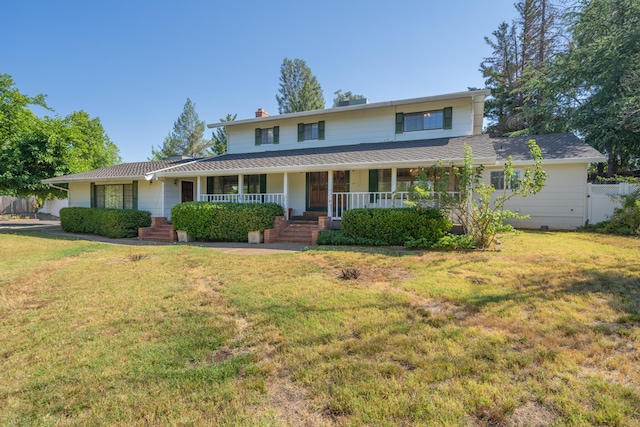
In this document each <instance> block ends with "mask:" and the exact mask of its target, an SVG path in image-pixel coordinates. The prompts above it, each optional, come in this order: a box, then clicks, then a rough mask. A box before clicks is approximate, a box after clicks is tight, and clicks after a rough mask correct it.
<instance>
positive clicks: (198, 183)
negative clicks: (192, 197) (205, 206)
mask: <svg viewBox="0 0 640 427" xmlns="http://www.w3.org/2000/svg"><path fill="white" fill-rule="evenodd" d="M196 194H197V198H196V202H199V201H200V199H202V182H201V180H200V177H199V176H197V177H196Z"/></svg>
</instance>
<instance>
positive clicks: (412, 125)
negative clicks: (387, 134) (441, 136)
mask: <svg viewBox="0 0 640 427" xmlns="http://www.w3.org/2000/svg"><path fill="white" fill-rule="evenodd" d="M452 124H453V108H452V107H446V108H443V109H442V110H431V111H420V112H416V113H396V133H404V132H413V131H421V130H434V129H451V128H452Z"/></svg>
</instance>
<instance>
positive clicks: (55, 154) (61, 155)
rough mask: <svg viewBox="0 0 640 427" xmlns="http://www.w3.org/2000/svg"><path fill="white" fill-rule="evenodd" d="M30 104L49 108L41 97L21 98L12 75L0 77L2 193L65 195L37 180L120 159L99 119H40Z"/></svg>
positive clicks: (80, 114) (83, 115) (73, 116)
mask: <svg viewBox="0 0 640 427" xmlns="http://www.w3.org/2000/svg"><path fill="white" fill-rule="evenodd" d="M34 106H39V107H43V108H45V109H48V110H50V109H49V108H48V107H47V105H46V103H45V96H44V95H36V96H34V97H30V96H27V95H24V94H22V93H21V92H20V91H19V90H18V88H17V87H16V86H15V83H14V82H13V79H12V78H11V76H10V75H8V74H0V194H9V195H16V196H37V197H38V198H40V199H48V198H51V197H65V196H66V193H65V192H63V191H60V190H56V189H53V188H51V187H49V186H48V185H43V184H41V180H43V179H46V178H51V177H54V176H60V175H64V174H69V173H78V172H84V171H87V170H90V169H95V168H100V167H105V166H111V165H113V164H116V163H118V162H120V161H121V159H120V156H119V152H118V148H117V147H116V146H115V144H113V143H112V142H111V140H110V139H109V137H108V136H107V134H106V133H105V131H104V129H103V128H102V124H101V123H100V120H99V119H98V118H95V119H92V118H91V117H89V115H88V114H87V113H86V112H84V111H79V112H73V113H71V114H70V115H68V116H67V117H66V118H64V119H61V118H60V117H44V118H40V117H38V116H36V115H35V114H34V113H33V112H32V111H31V108H32V107H34ZM50 111H51V110H50Z"/></svg>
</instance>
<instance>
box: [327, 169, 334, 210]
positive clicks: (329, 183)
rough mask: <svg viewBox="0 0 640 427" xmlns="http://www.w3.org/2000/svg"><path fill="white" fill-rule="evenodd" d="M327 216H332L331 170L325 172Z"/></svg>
mask: <svg viewBox="0 0 640 427" xmlns="http://www.w3.org/2000/svg"><path fill="white" fill-rule="evenodd" d="M327 173H328V174H329V176H328V177H327V178H328V179H327V187H328V188H327V216H328V217H329V218H333V171H328V172H327Z"/></svg>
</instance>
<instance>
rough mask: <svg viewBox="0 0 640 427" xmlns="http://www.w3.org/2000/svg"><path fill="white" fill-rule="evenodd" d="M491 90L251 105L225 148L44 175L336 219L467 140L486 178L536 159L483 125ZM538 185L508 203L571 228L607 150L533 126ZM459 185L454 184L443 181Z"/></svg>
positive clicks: (113, 199)
mask: <svg viewBox="0 0 640 427" xmlns="http://www.w3.org/2000/svg"><path fill="white" fill-rule="evenodd" d="M488 95H489V91H488V90H475V91H468V92H458V93H452V94H445V95H437V96H428V97H424V98H414V99H405V100H399V101H390V102H378V103H367V102H366V101H364V100H357V101H356V102H355V103H353V104H350V105H346V106H341V107H336V108H328V109H324V110H314V111H305V112H300V113H291V114H281V115H273V116H270V115H269V114H267V113H266V112H265V111H264V110H263V109H258V111H257V112H256V113H255V117H253V118H250V119H244V120H236V121H233V122H223V123H214V124H210V125H208V127H210V128H215V127H220V126H225V128H226V130H227V133H228V147H227V150H228V151H227V153H226V154H224V155H221V156H216V157H209V158H202V159H180V160H165V161H160V162H141V163H127V164H122V165H117V166H113V167H109V168H103V169H98V170H94V171H89V172H84V173H80V174H74V175H66V176H61V177H56V178H50V179H47V180H44V181H43V182H44V183H50V184H59V183H68V184H69V196H70V206H85V207H113V208H121V209H131V208H134V209H136V208H137V209H143V210H148V211H150V212H151V213H152V215H153V216H159V217H168V216H169V215H170V211H171V208H172V207H173V206H174V205H176V204H178V203H181V202H185V201H193V200H200V201H229V202H238V203H265V202H274V203H278V204H280V205H282V206H283V207H284V208H285V212H286V215H287V216H301V215H303V214H305V213H307V214H310V213H314V212H317V213H321V214H323V215H326V216H328V217H330V218H331V219H332V220H334V221H338V220H339V219H340V217H341V214H342V212H344V211H345V210H348V209H354V208H359V207H374V208H375V207H402V206H404V201H405V200H407V197H408V189H409V187H410V186H411V184H412V183H413V181H414V179H415V178H414V172H415V170H417V169H419V168H422V167H429V166H431V165H434V164H435V163H436V162H438V161H443V162H444V163H445V164H450V163H454V164H458V165H459V164H461V163H462V160H463V157H464V145H465V144H468V145H469V146H470V147H471V148H472V150H473V156H474V162H475V163H476V164H477V165H483V166H484V177H483V179H484V180H485V181H486V182H487V183H491V184H493V185H494V186H496V188H498V189H502V188H504V186H505V185H506V186H508V183H505V182H504V177H503V175H502V173H501V170H502V165H503V163H504V162H505V161H506V160H507V158H508V157H509V156H512V157H513V160H514V163H515V165H516V170H519V169H518V168H521V169H522V168H524V167H526V166H527V165H528V164H531V159H530V157H529V153H528V148H527V141H528V139H529V138H527V137H518V138H494V139H490V138H489V136H488V135H483V134H482V119H483V111H484V100H485V97H486V96H488ZM535 139H536V140H537V142H538V145H539V146H540V147H541V149H542V151H543V156H544V158H545V160H544V169H545V171H546V172H547V173H548V174H549V178H548V181H547V185H546V187H545V188H544V190H543V191H542V192H541V193H539V194H537V195H535V196H532V197H529V198H527V199H520V200H516V199H513V200H512V201H511V203H510V206H509V208H510V209H512V210H518V211H520V212H521V213H522V214H528V215H531V219H529V220H526V221H522V222H520V223H518V224H515V225H516V226H521V227H528V228H539V227H548V228H549V229H572V228H576V227H579V226H581V225H583V224H584V222H585V220H586V216H585V215H586V181H587V168H588V165H589V163H591V162H599V161H604V157H603V156H602V155H601V154H600V153H599V152H598V151H596V150H595V149H593V148H591V147H590V146H588V145H587V144H585V143H584V142H583V141H581V140H580V139H579V138H577V137H575V136H574V135H571V134H555V135H539V136H536V137H535ZM450 190H451V191H452V192H455V191H456V188H455V185H454V184H452V187H451V188H450Z"/></svg>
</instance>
